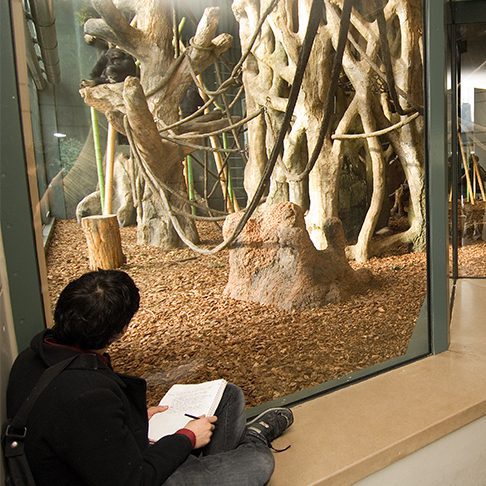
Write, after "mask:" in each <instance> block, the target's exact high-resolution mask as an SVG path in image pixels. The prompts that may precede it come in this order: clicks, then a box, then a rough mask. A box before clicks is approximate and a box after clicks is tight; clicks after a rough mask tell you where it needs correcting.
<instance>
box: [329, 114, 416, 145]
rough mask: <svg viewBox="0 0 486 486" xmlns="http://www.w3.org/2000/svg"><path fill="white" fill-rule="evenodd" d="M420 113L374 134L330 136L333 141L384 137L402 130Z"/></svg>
mask: <svg viewBox="0 0 486 486" xmlns="http://www.w3.org/2000/svg"><path fill="white" fill-rule="evenodd" d="M419 116H420V113H414V114H413V115H411V116H409V117H407V118H405V120H402V121H400V122H398V123H395V124H394V125H390V126H389V127H387V128H383V129H382V130H377V131H376V132H365V133H335V134H334V135H331V138H332V139H333V140H349V139H357V138H370V137H379V136H380V135H385V134H386V133H389V132H393V130H397V129H398V128H402V127H403V126H405V125H407V124H408V123H410V122H412V121H413V120H415V118H418V117H419Z"/></svg>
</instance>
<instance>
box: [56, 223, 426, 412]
mask: <svg viewBox="0 0 486 486" xmlns="http://www.w3.org/2000/svg"><path fill="white" fill-rule="evenodd" d="M199 229H200V234H201V237H202V239H203V241H204V242H205V243H211V244H214V243H215V241H217V240H219V239H220V231H219V230H218V228H216V227H215V226H214V225H201V226H199ZM121 235H122V244H123V250H124V252H125V254H126V256H127V264H126V265H124V267H123V270H125V271H127V272H128V273H129V274H130V275H131V276H132V277H133V279H134V280H135V282H136V283H137V285H138V287H139V288H140V291H141V296H142V301H141V308H140V310H139V312H138V313H137V314H136V315H135V317H134V320H133V322H132V324H131V326H130V328H129V330H128V332H127V334H126V335H125V336H124V337H123V338H122V339H121V340H120V341H119V342H117V343H115V344H114V345H112V347H111V349H110V354H111V356H112V359H113V364H114V367H115V369H117V370H118V371H121V372H124V373H129V374H135V375H139V376H143V377H144V378H146V379H147V381H148V384H149V390H148V392H149V404H156V403H157V402H158V400H159V398H160V397H161V396H162V395H163V393H165V391H166V390H167V389H168V387H169V386H170V385H171V384H173V383H174V382H181V383H184V382H185V383H190V382H198V381H205V380H211V379H215V378H220V377H223V378H225V379H227V380H229V381H232V382H234V383H237V384H239V385H240V386H241V387H242V388H243V390H244V392H245V394H246V398H247V404H248V405H249V406H255V405H257V404H261V403H263V402H265V401H268V400H272V399H275V398H278V397H283V396H285V395H288V394H290V393H293V392H296V391H298V390H302V389H304V388H308V387H311V386H314V385H317V384H320V383H323V382H325V381H328V380H332V379H334V378H337V377H340V376H342V375H344V374H346V373H349V372H352V371H356V370H358V369H361V368H364V367H368V366H371V365H374V364H376V363H380V362H382V361H385V360H387V359H390V358H392V357H395V356H398V355H401V354H403V353H404V352H405V351H406V349H407V345H408V342H409V340H410V337H411V335H412V332H413V329H414V325H415V320H416V318H417V316H418V313H419V310H420V307H421V305H422V303H423V301H424V298H425V293H426V257H425V254H420V253H410V254H404V255H395V256H388V257H386V258H381V259H376V258H374V259H372V260H370V261H369V262H367V263H366V264H364V265H357V264H355V265H354V267H355V268H359V267H366V268H368V269H370V270H371V272H372V273H373V275H374V279H373V284H372V286H371V287H370V288H368V289H367V291H366V292H365V293H362V294H360V295H356V296H354V297H353V298H351V299H350V300H349V301H347V302H344V303H341V304H339V305H337V304H336V305H328V306H327V307H324V308H319V309H312V310H306V311H294V312H285V311H282V310H280V309H277V308H273V307H268V306H262V305H259V304H254V303H249V302H240V301H235V300H232V299H229V298H226V297H224V296H223V289H224V286H225V284H226V281H227V275H228V252H227V251H222V252H220V253H218V254H216V255H214V256H199V255H196V254H195V253H193V252H192V251H190V250H189V249H178V250H173V251H162V250H161V249H159V248H156V247H150V246H141V245H137V244H136V229H135V228H122V229H121ZM88 270H89V269H88V257H87V248H86V242H85V239H84V235H83V232H82V230H81V227H80V226H78V225H77V224H76V222H75V221H72V220H69V221H58V222H57V224H56V227H55V230H54V235H53V238H52V241H51V244H50V246H49V249H48V279H49V286H50V292H51V297H52V301H53V302H55V301H56V299H57V296H58V295H59V292H60V291H61V290H62V288H63V287H64V286H65V285H66V284H67V283H68V282H69V281H70V280H72V279H73V278H76V277H78V276H79V275H81V274H83V273H85V272H87V271H88Z"/></svg>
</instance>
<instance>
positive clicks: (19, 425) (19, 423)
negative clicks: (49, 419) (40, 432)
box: [10, 355, 79, 432]
mask: <svg viewBox="0 0 486 486" xmlns="http://www.w3.org/2000/svg"><path fill="white" fill-rule="evenodd" d="M78 357H79V355H75V356H71V357H70V358H67V359H65V360H63V361H60V362H59V363H56V364H55V365H52V366H49V368H47V369H46V370H45V371H44V373H42V375H41V377H40V378H39V381H38V382H37V383H36V385H35V386H34V388H33V389H32V391H31V392H30V395H29V396H28V397H27V399H26V400H25V402H24V403H23V404H22V406H21V407H20V408H19V410H18V412H17V414H16V415H15V417H13V418H12V420H11V422H10V427H11V429H12V431H16V432H22V430H24V429H25V426H26V424H27V419H28V417H29V414H30V411H31V410H32V407H33V406H34V403H35V402H36V401H37V399H38V398H39V396H40V394H41V393H42V392H43V391H44V390H45V389H46V388H47V386H48V385H49V383H51V381H52V380H53V379H54V378H55V377H56V376H58V375H59V374H60V373H61V372H62V371H64V370H65V369H66V368H67V367H68V366H69V365H70V364H71V363H72V362H73V361H74V360H75V359H76V358H78Z"/></svg>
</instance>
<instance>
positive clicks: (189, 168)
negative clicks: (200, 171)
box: [186, 155, 196, 214]
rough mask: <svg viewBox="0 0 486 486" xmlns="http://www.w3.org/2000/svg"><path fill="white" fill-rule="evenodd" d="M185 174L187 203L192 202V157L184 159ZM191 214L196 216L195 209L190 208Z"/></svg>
mask: <svg viewBox="0 0 486 486" xmlns="http://www.w3.org/2000/svg"><path fill="white" fill-rule="evenodd" d="M186 174H187V195H188V196H189V201H194V172H193V170H192V157H191V156H190V155H188V156H187V157H186ZM191 213H192V214H196V208H195V207H194V206H191Z"/></svg>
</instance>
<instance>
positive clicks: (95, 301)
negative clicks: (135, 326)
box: [52, 270, 140, 349]
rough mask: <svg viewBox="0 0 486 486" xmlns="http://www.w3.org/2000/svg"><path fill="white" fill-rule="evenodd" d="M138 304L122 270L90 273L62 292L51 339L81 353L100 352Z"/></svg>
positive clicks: (133, 286) (131, 282) (130, 280)
mask: <svg viewBox="0 0 486 486" xmlns="http://www.w3.org/2000/svg"><path fill="white" fill-rule="evenodd" d="M139 304H140V294H139V291H138V288H137V286H136V285H135V282H134V281H133V280H132V278H131V277H130V276H129V275H128V274H127V273H125V272H122V271H121V270H98V271H96V272H89V273H86V274H84V275H82V276H81V277H79V278H78V279H76V280H73V281H72V282H70V283H69V284H68V285H67V286H66V287H65V288H64V290H63V291H62V292H61V295H60V296H59V299H58V301H57V304H56V309H55V311H54V322H55V325H54V327H53V328H52V331H53V337H54V339H55V340H56V341H57V342H59V343H61V344H67V345H71V346H79V347H80V348H82V349H103V348H105V347H106V346H108V345H109V344H110V343H112V342H113V341H114V340H115V339H116V338H117V336H118V335H119V334H120V333H121V331H122V330H123V328H124V327H125V326H126V325H127V324H128V323H129V322H130V321H131V319H132V317H133V316H134V314H135V312H137V310H138V306H139Z"/></svg>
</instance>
